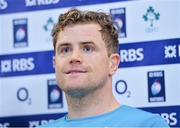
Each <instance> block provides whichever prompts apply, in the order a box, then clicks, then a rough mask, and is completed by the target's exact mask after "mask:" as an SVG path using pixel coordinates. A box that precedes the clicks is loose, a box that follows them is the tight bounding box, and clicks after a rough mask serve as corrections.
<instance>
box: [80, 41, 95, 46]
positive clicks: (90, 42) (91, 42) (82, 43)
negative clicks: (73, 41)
mask: <svg viewBox="0 0 180 128" xmlns="http://www.w3.org/2000/svg"><path fill="white" fill-rule="evenodd" d="M80 44H81V45H85V44H92V45H95V43H94V42H93V41H82V42H80Z"/></svg>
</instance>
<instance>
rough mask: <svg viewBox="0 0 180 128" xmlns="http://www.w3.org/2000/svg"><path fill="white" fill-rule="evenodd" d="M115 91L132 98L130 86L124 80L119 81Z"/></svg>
mask: <svg viewBox="0 0 180 128" xmlns="http://www.w3.org/2000/svg"><path fill="white" fill-rule="evenodd" d="M115 90H116V92H117V93H118V94H120V95H123V94H126V95H127V98H130V97H131V92H130V91H129V90H128V85H127V83H126V81H124V80H118V81H117V82H116V84H115Z"/></svg>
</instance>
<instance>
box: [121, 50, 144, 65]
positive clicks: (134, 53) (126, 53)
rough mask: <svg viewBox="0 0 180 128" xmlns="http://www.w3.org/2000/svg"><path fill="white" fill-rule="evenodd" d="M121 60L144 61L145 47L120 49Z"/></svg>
mask: <svg viewBox="0 0 180 128" xmlns="http://www.w3.org/2000/svg"><path fill="white" fill-rule="evenodd" d="M120 56H121V62H134V61H142V60H143V59H144V54H143V48H137V49H128V50H124V49H122V50H120Z"/></svg>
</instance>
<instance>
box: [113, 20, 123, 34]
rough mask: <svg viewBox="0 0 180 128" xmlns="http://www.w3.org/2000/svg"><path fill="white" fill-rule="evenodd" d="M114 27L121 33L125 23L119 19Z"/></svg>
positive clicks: (115, 21)
mask: <svg viewBox="0 0 180 128" xmlns="http://www.w3.org/2000/svg"><path fill="white" fill-rule="evenodd" d="M114 27H115V28H116V30H118V31H120V30H121V29H122V27H123V21H122V19H121V18H119V17H117V18H116V19H115V20H114Z"/></svg>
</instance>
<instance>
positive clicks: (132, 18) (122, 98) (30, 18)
mask: <svg viewBox="0 0 180 128" xmlns="http://www.w3.org/2000/svg"><path fill="white" fill-rule="evenodd" d="M71 7H76V8H80V9H82V10H96V11H104V12H106V13H111V14H112V16H113V20H114V24H115V26H116V27H117V28H118V29H119V31H121V34H120V36H119V43H120V51H119V52H120V55H121V64H120V67H119V69H118V71H117V73H116V74H115V75H114V77H113V93H114V95H115V96H116V98H117V100H118V101H119V102H121V104H126V105H130V106H134V107H137V108H141V109H144V110H146V111H150V112H153V113H158V114H160V115H161V116H162V117H163V118H164V119H165V120H166V121H167V122H168V124H169V125H170V126H176V127H177V126H179V127H180V80H179V77H180V1H179V0H138V1H137V0H136V1H127V0H101V1H98V0H94V1H90V0H74V1H70V0H24V1H22V0H14V1H10V0H0V127H8V126H28V127H34V126H38V125H40V124H44V123H47V122H48V121H51V120H53V119H57V118H59V117H61V116H63V115H64V113H66V112H67V104H66V101H65V96H64V93H62V92H61V91H60V90H59V88H57V84H56V81H55V75H54V68H53V62H52V60H53V45H52V39H51V36H50V32H51V29H52V26H53V24H54V23H55V22H56V20H57V18H58V16H59V14H60V13H63V12H64V11H66V10H67V9H69V8H71Z"/></svg>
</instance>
